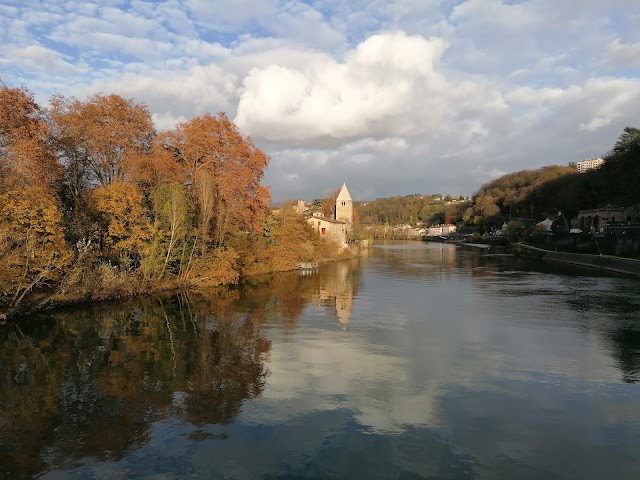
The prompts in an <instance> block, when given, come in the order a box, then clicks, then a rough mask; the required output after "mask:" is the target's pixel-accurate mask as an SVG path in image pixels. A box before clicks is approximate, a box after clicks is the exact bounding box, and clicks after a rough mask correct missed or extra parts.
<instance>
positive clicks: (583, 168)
mask: <svg viewBox="0 0 640 480" xmlns="http://www.w3.org/2000/svg"><path fill="white" fill-rule="evenodd" d="M603 163H604V160H603V159H602V158H590V159H589V160H582V161H580V162H576V168H577V169H578V171H579V172H580V173H584V172H588V171H589V170H595V169H596V168H600V167H601V166H602V164H603Z"/></svg>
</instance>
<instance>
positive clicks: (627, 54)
mask: <svg viewBox="0 0 640 480" xmlns="http://www.w3.org/2000/svg"><path fill="white" fill-rule="evenodd" d="M607 60H608V61H610V62H612V63H614V64H616V65H618V66H619V67H627V68H628V67H637V66H640V42H637V43H621V42H620V39H617V38H616V39H615V40H614V41H613V42H611V43H609V45H607Z"/></svg>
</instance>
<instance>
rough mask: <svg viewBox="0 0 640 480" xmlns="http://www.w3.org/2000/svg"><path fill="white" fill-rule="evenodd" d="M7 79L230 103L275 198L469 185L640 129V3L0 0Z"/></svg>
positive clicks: (214, 108)
mask: <svg viewBox="0 0 640 480" xmlns="http://www.w3.org/2000/svg"><path fill="white" fill-rule="evenodd" d="M0 38H1V42H2V43H1V46H2V48H0V79H2V81H4V83H5V84H7V85H8V86H10V87H16V86H21V85H23V86H26V87H27V88H28V89H30V90H31V91H32V92H33V93H34V94H35V95H36V99H37V100H38V101H39V102H40V103H41V104H42V105H45V106H46V105H47V103H48V100H49V98H50V96H51V95H53V94H55V93H61V94H64V95H73V96H75V97H77V98H80V99H84V98H86V97H87V96H88V95H90V94H93V93H97V92H101V93H104V94H110V93H117V94H119V95H122V96H123V97H125V98H133V99H134V100H135V101H136V102H141V103H144V104H146V105H147V106H148V107H149V110H150V111H151V113H152V114H153V118H154V121H155V123H156V126H157V128H158V130H165V129H169V128H172V127H173V126H174V125H175V124H176V123H177V122H180V121H184V120H187V119H189V118H192V117H194V116H198V115H202V114H204V113H212V114H215V113H218V112H226V113H227V114H228V116H229V117H230V118H232V119H233V120H234V121H235V123H236V124H237V125H238V127H239V128H240V130H241V132H242V133H243V134H244V135H248V136H251V138H252V139H253V141H254V143H255V144H256V145H257V146H258V147H259V148H261V149H262V150H263V151H264V152H265V153H267V154H268V155H269V156H270V158H271V160H270V164H269V167H268V169H267V171H266V173H265V177H264V181H263V183H265V184H266V185H270V186H271V193H272V196H273V199H274V200H275V201H280V200H283V199H286V198H304V199H307V200H311V199H313V198H319V197H323V196H325V195H327V194H328V193H330V192H332V191H334V190H335V189H337V188H339V187H340V186H341V185H342V183H343V182H346V183H347V185H348V187H349V190H350V192H351V195H352V196H353V197H354V199H356V200H368V199H373V198H377V197H386V196H392V195H406V194H411V193H425V194H427V193H441V194H451V195H460V194H461V195H471V194H473V193H474V192H475V191H476V190H477V189H478V187H479V186H480V185H481V184H482V183H484V182H486V181H489V180H491V179H493V178H496V177H497V176H500V175H502V174H505V173H509V172H514V171H518V170H523V169H532V168H538V167H541V166H544V165H558V164H561V165H566V164H567V163H569V162H572V161H578V160H583V159H587V158H593V157H598V156H603V155H605V154H606V153H607V152H608V151H609V150H610V149H611V147H612V146H613V144H614V143H615V141H616V139H617V138H618V136H619V135H620V134H621V133H622V129H623V128H624V127H626V126H634V127H640V0H520V1H519V0H384V1H377V0H373V1H372V0H349V1H345V0H317V1H312V0H307V1H301V0H282V1H281V0H234V1H221V0H208V1H207V0H166V1H138V0H133V1H129V0H100V1H95V2H91V1H81V0H64V1H60V0H48V1H46V2H40V1H35V0H8V1H7V0H0Z"/></svg>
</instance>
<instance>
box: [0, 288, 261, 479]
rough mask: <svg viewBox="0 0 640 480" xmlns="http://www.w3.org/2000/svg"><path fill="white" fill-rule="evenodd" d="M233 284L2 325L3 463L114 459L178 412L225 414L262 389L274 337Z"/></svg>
mask: <svg viewBox="0 0 640 480" xmlns="http://www.w3.org/2000/svg"><path fill="white" fill-rule="evenodd" d="M232 304H234V298H233V295H232V296H231V298H230V296H229V295H211V296H200V297H199V298H198V299H197V301H195V299H192V298H190V297H189V296H188V295H179V296H177V297H174V298H169V299H166V298H165V299H162V298H155V299H153V298H147V299H144V300H141V301H138V302H126V303H124V304H119V305H114V304H106V305H101V306H99V307H91V308H82V309H81V308H76V309H72V310H67V311H60V312H56V313H53V314H52V315H51V316H49V317H37V318H33V319H32V320H31V321H29V322H26V323H23V324H21V325H16V324H13V325H9V326H7V327H6V328H5V329H3V330H2V331H0V334H1V335H2V337H0V342H1V343H2V347H1V350H0V370H1V371H2V372H5V375H3V377H2V381H1V382H0V399H1V400H0V402H1V403H0V408H1V411H2V419H3V420H2V423H1V424H0V435H1V440H2V441H1V442H0V443H1V444H2V445H3V450H4V451H3V455H2V457H1V460H0V472H3V473H4V474H5V475H7V476H8V477H9V478H20V477H21V476H29V475H32V474H36V473H39V472H42V471H46V470H49V469H52V468H61V467H65V466H70V465H72V464H73V463H74V461H76V460H79V459H82V458H85V457H92V458H94V459H96V460H100V461H107V460H109V461H117V460H119V459H121V458H123V457H124V456H125V455H126V454H127V452H129V451H130V450H132V449H137V448H140V447H141V446H142V445H144V444H145V443H146V442H147V441H148V438H149V432H150V428H151V425H152V424H153V423H154V422H157V421H158V420H160V419H162V418H166V417H169V416H177V417H180V418H182V419H183V420H184V421H187V422H189V423H191V424H193V425H195V426H202V425H205V424H206V425H211V424H226V423H228V422H230V421H231V420H233V419H234V418H235V417H236V416H237V415H238V413H239V412H240V409H241V406H242V403H243V402H244V401H245V400H246V399H250V398H254V397H256V396H258V395H260V394H261V393H262V391H263V389H264V385H265V378H266V375H267V369H266V367H265V364H264V358H265V355H266V354H268V352H269V350H270V348H271V343H270V341H269V340H268V339H267V338H266V337H265V335H264V331H263V327H262V326H261V325H260V322H259V321H257V319H256V315H255V314H254V313H253V312H247V311H238V310H233V311H230V310H231V309H230V305H232Z"/></svg>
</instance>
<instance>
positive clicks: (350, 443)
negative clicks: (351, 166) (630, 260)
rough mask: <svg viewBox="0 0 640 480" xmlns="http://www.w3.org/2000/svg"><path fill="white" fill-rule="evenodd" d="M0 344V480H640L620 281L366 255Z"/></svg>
mask: <svg viewBox="0 0 640 480" xmlns="http://www.w3.org/2000/svg"><path fill="white" fill-rule="evenodd" d="M0 344H1V349H0V374H1V375H0V447H1V450H2V451H1V454H0V478H10V479H14V478H15V479H20V478H32V477H36V476H37V477H39V478H43V479H77V478H89V479H90V478H100V479H105V478H108V479H120V478H135V479H147V478H149V479H151V478H153V479H173V478H176V479H177V478H180V479H183V478H207V479H208V478H215V479H231V478H235V479H239V480H240V479H257V478H262V479H297V478H310V479H311V478H313V479H324V478H347V479H360V478H361V479H377V478H388V479H419V478H443V479H471V478H477V479H534V478H535V479H538V478H541V479H575V478H580V479H603V478H611V479H638V478H640V453H639V452H640V386H639V383H638V382H639V381H640V281H638V280H635V279H629V278H624V277H619V276H606V275H599V274H596V273H594V272H593V271H589V270H576V269H574V268H568V267H553V266H549V265H547V264H539V263H534V262H532V261H531V260H528V259H519V258H515V257H509V256H499V255H483V254H482V253H478V252H473V251H464V250H461V249H459V248H457V247H455V246H451V245H441V244H419V243H410V242H408V243H403V244H390V245H375V246H373V247H372V248H370V249H369V252H368V255H367V256H365V257H362V258H357V259H353V260H348V261H341V262H335V263H331V264H325V265H321V266H320V268H319V270H317V271H314V272H288V273H280V274H274V275H265V276H260V277H255V278H251V279H249V280H247V281H246V282H244V283H243V284H242V285H239V286H236V287H233V288H225V289H219V290H212V291H208V292H184V293H180V294H177V295H159V296H147V297H144V298H140V299H135V300H128V301H120V302H106V303H102V304H97V305H83V306H75V307H73V308H64V309H62V308H61V309H58V310H53V311H50V312H45V313H41V314H37V315H33V316H31V317H29V318H25V319H21V320H20V321H19V322H18V323H8V324H6V325H4V326H0Z"/></svg>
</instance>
